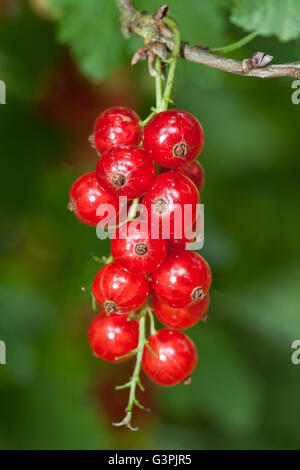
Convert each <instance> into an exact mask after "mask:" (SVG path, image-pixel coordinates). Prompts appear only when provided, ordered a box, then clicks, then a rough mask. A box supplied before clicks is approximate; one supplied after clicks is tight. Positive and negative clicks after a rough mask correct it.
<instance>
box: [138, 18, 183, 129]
mask: <svg viewBox="0 0 300 470" xmlns="http://www.w3.org/2000/svg"><path fill="white" fill-rule="evenodd" d="M164 21H165V23H166V24H167V25H168V26H169V27H170V29H171V30H172V32H173V35H174V48H173V52H172V56H171V58H170V59H169V60H168V61H167V62H168V63H169V64H170V67H169V72H168V77H167V82H166V86H165V89H164V93H163V95H162V74H161V60H160V58H159V57H157V58H156V61H155V70H156V71H157V73H158V76H157V77H155V92H156V107H155V108H152V112H151V113H150V114H149V116H148V117H147V118H146V119H144V121H141V122H140V124H141V126H142V127H145V126H146V125H147V124H148V122H149V121H150V120H151V119H152V118H153V116H155V115H156V114H157V113H160V112H162V111H166V110H167V109H168V106H169V103H172V102H173V101H172V99H171V96H172V91H173V88H174V80H175V72H176V65H177V60H178V57H179V54H180V32H179V29H178V26H177V24H176V22H175V21H174V20H173V19H172V18H169V17H168V16H167V17H166V18H165V19H164Z"/></svg>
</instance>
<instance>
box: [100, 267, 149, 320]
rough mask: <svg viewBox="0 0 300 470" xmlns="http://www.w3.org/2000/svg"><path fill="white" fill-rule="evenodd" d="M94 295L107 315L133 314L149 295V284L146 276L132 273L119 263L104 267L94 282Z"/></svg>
mask: <svg viewBox="0 0 300 470" xmlns="http://www.w3.org/2000/svg"><path fill="white" fill-rule="evenodd" d="M93 294H94V297H95V299H96V300H97V302H98V303H99V304H100V305H102V306H103V307H104V309H105V310H106V313H108V314H111V313H114V312H116V311H119V312H121V313H128V312H133V311H134V310H137V309H138V308H140V307H141V306H142V305H143V304H144V303H145V301H146V300H147V297H148V295H149V282H148V279H147V278H146V276H145V274H142V273H135V274H134V273H131V272H129V271H127V270H126V269H124V268H123V267H122V266H121V265H120V264H119V263H117V262H113V263H109V264H107V265H105V266H103V267H102V268H101V269H100V270H99V271H98V272H97V274H96V277H95V279H94V282H93Z"/></svg>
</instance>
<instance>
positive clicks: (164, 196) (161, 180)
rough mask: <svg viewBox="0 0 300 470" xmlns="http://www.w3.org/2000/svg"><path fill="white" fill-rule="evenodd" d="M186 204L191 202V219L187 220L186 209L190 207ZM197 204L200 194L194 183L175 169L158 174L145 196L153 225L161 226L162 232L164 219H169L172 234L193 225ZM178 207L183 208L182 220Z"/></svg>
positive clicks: (181, 232)
mask: <svg viewBox="0 0 300 470" xmlns="http://www.w3.org/2000/svg"><path fill="white" fill-rule="evenodd" d="M185 204H189V209H191V216H190V218H189V219H190V220H188V219H186V222H185V217H184V211H187V210H188V208H187V207H185V206H184V205H185ZM197 204H200V196H199V193H198V191H197V188H196V187H195V185H194V183H192V182H191V181H190V180H189V179H188V178H186V177H185V176H183V175H181V174H180V173H177V172H175V171H174V172H168V173H164V174H162V175H159V176H157V177H156V178H155V179H154V180H153V181H152V182H151V183H150V185H149V186H148V189H147V191H146V194H145V197H144V205H145V206H146V208H147V211H148V217H150V215H151V225H155V226H157V227H160V233H161V227H162V223H163V221H164V220H168V219H169V220H170V234H171V235H173V234H174V233H178V231H179V234H180V235H181V234H184V232H185V231H187V230H188V229H189V228H190V226H192V224H193V222H194V221H195V218H196V215H197ZM177 208H178V209H179V208H180V209H181V214H182V219H181V221H180V219H179V218H178V217H177ZM180 222H181V223H180ZM188 222H189V223H190V226H188V225H187V223H188ZM176 227H177V229H176ZM152 233H153V232H152Z"/></svg>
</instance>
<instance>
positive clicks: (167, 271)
mask: <svg viewBox="0 0 300 470" xmlns="http://www.w3.org/2000/svg"><path fill="white" fill-rule="evenodd" d="M210 285H211V271H210V268H209V266H208V264H207V262H206V261H205V259H204V258H202V256H200V255H198V253H195V252H193V251H188V250H176V251H173V252H170V253H169V254H168V255H167V257H166V259H165V261H164V262H163V263H162V265H161V266H160V267H159V268H158V269H157V271H155V272H154V273H153V274H152V287H153V290H154V292H155V294H156V295H157V297H158V298H159V299H160V300H161V301H162V302H164V303H166V304H168V305H170V306H171V307H175V308H181V307H186V306H189V305H193V304H195V303H197V302H199V301H200V300H202V299H203V298H204V296H205V294H206V293H207V291H208V290H209V288H210Z"/></svg>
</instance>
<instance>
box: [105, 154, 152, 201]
mask: <svg viewBox="0 0 300 470" xmlns="http://www.w3.org/2000/svg"><path fill="white" fill-rule="evenodd" d="M96 174H97V178H98V181H99V183H100V184H101V186H103V188H105V189H106V191H109V192H110V193H112V194H114V195H115V196H117V195H118V196H127V197H128V199H134V198H136V197H138V196H141V195H142V194H144V193H145V191H146V189H147V186H148V185H149V183H150V181H151V180H152V179H153V178H154V176H155V164H154V162H153V160H151V158H150V157H149V156H148V155H147V153H146V152H145V151H144V150H143V149H141V148H140V147H134V146H131V145H119V146H116V147H113V148H111V149H109V150H107V152H105V153H104V154H103V155H102V157H101V158H100V159H99V160H98V163H97V168H96Z"/></svg>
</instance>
